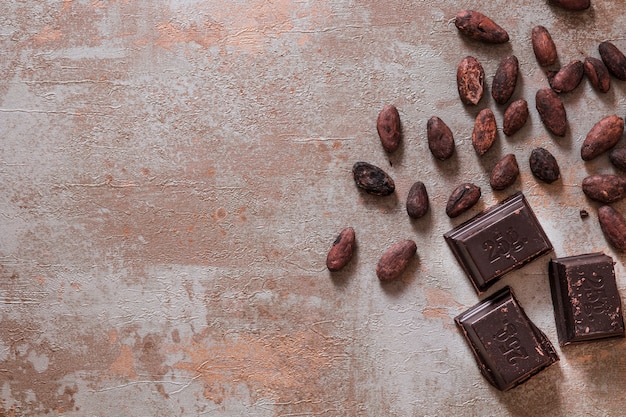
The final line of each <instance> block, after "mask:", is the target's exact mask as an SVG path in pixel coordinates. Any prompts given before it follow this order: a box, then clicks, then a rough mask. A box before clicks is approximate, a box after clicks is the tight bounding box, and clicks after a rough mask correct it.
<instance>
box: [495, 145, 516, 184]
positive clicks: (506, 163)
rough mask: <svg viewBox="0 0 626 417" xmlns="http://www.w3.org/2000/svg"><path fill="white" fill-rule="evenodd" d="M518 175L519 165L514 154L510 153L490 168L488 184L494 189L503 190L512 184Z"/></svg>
mask: <svg viewBox="0 0 626 417" xmlns="http://www.w3.org/2000/svg"><path fill="white" fill-rule="evenodd" d="M518 176H519V166H518V165H517V159H516V158H515V155H513V154H512V153H510V154H508V155H505V156H504V158H502V159H501V160H499V161H498V163H497V164H496V165H495V166H494V167H493V169H492V170H491V176H490V177H489V185H491V188H493V189H494V190H504V189H505V188H507V187H509V186H511V185H513V183H514V182H515V180H516V179H517V177H518Z"/></svg>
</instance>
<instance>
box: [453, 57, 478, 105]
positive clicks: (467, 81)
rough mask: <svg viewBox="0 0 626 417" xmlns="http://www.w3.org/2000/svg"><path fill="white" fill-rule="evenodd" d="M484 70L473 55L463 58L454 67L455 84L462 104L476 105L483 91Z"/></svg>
mask: <svg viewBox="0 0 626 417" xmlns="http://www.w3.org/2000/svg"><path fill="white" fill-rule="evenodd" d="M484 82H485V70H484V69H483V66H482V65H481V64H480V62H478V60H477V59H476V58H474V57H473V56H468V57H465V58H463V60H462V61H461V62H460V63H459V66H458V67H457V69H456V85H457V89H458V90H459V97H461V101H462V102H463V103H464V104H468V105H469V104H471V105H476V104H478V102H479V101H480V99H481V98H482V96H483V92H484Z"/></svg>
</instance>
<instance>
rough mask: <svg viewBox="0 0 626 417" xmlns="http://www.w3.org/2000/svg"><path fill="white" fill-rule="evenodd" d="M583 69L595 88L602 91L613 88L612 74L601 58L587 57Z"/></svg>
mask: <svg viewBox="0 0 626 417" xmlns="http://www.w3.org/2000/svg"><path fill="white" fill-rule="evenodd" d="M583 70H584V72H585V75H586V76H587V78H588V79H589V83H591V85H592V86H593V88H595V89H596V90H598V91H599V92H601V93H606V92H607V91H609V89H610V88H611V75H610V74H609V70H608V68H607V67H606V65H604V62H602V60H601V59H598V58H594V57H591V56H589V57H587V58H585V62H584V63H583Z"/></svg>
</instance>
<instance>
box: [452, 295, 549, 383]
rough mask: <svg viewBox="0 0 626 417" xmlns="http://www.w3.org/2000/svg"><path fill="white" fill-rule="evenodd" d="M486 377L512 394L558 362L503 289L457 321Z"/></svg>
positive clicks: (543, 337)
mask: <svg viewBox="0 0 626 417" xmlns="http://www.w3.org/2000/svg"><path fill="white" fill-rule="evenodd" d="M454 321H455V323H456V325H457V326H458V327H459V328H460V329H461V330H462V332H463V335H464V336H465V339H466V341H467V343H468V344H469V346H470V348H471V349H472V352H473V353H474V357H475V358H476V362H477V363H478V367H479V368H480V371H481V373H482V374H483V376H484V377H485V378H486V379H487V380H488V381H489V383H491V384H492V385H493V386H495V387H496V388H498V389H499V390H501V391H506V390H509V389H511V388H513V387H515V386H517V385H519V384H521V383H522V382H524V381H526V380H527V379H528V378H530V377H531V376H533V375H535V374H537V373H538V372H540V371H541V370H543V369H545V368H546V367H548V366H550V365H552V364H553V363H555V362H557V361H558V360H559V357H558V355H557V353H556V351H555V350H554V347H553V346H552V344H551V343H550V341H549V340H548V338H547V337H546V336H545V335H544V334H543V333H542V332H541V330H539V329H538V328H537V327H536V326H535V325H534V324H533V323H532V322H531V321H530V319H529V318H528V316H526V313H525V312H524V310H523V309H522V307H521V306H520V305H519V303H518V301H517V299H516V298H515V295H514V294H513V292H512V291H511V289H510V288H509V287H504V288H503V289H502V290H500V291H498V292H496V293H495V294H493V295H492V296H490V297H488V298H486V299H485V300H483V301H481V302H480V303H478V304H477V305H475V306H474V307H472V308H470V309H469V310H467V311H466V312H464V313H462V314H460V315H459V316H458V317H456V318H455V319H454Z"/></svg>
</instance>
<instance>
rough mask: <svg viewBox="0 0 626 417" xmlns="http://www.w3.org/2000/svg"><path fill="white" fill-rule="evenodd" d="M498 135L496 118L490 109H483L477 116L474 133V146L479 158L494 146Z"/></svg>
mask: <svg viewBox="0 0 626 417" xmlns="http://www.w3.org/2000/svg"><path fill="white" fill-rule="evenodd" d="M497 134H498V129H497V126H496V116H495V115H494V114H493V112H492V111H491V110H490V109H482V110H481V111H480V113H478V115H477V116H476V120H475V121H474V130H473V131H472V145H474V150H475V151H476V153H477V154H478V155H479V156H481V155H484V154H485V153H486V152H487V151H488V150H489V148H491V147H492V146H493V144H494V142H495V141H496V135H497Z"/></svg>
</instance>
